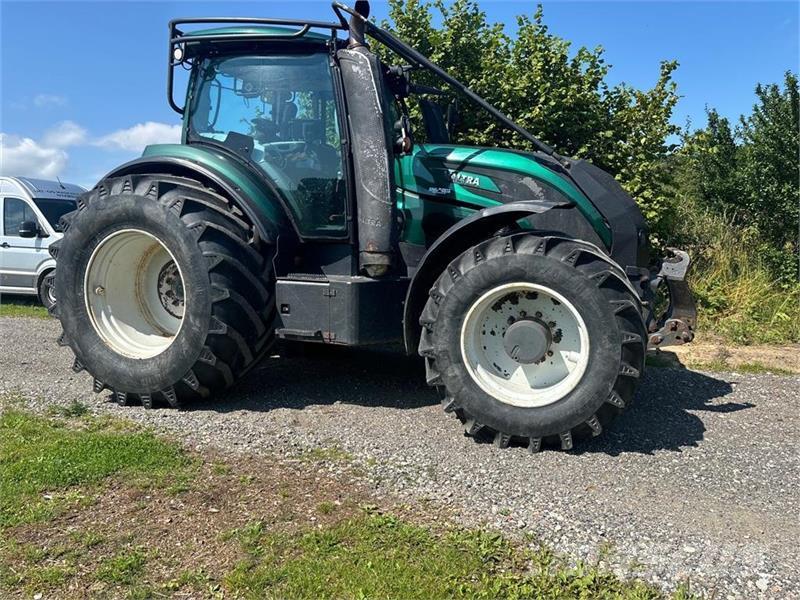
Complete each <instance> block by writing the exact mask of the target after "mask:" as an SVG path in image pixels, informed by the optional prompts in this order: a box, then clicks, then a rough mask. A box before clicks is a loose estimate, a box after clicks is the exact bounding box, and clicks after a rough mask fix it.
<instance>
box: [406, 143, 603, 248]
mask: <svg viewBox="0 0 800 600" xmlns="http://www.w3.org/2000/svg"><path fill="white" fill-rule="evenodd" d="M543 162H544V161H543V160H540V159H539V158H537V156H536V155H535V154H532V153H526V152H520V151H515V150H502V149H497V148H480V147H474V146H456V145H445V144H418V145H416V146H415V147H414V150H413V152H412V153H411V154H408V155H405V156H402V157H399V158H397V160H396V162H395V182H396V184H397V187H398V188H399V189H400V190H401V191H402V192H404V193H411V194H415V195H418V196H421V197H425V198H428V199H431V200H434V201H443V202H452V203H456V204H459V205H462V206H465V207H474V208H476V209H481V208H486V207H489V206H496V205H499V204H505V203H508V202H520V201H552V202H556V203H565V204H567V203H573V204H575V205H576V206H577V208H578V210H579V211H580V212H581V213H582V214H583V215H584V217H585V218H586V219H587V220H588V221H589V222H590V223H591V225H592V227H593V228H594V229H595V230H596V231H597V233H598V235H600V237H601V239H603V240H604V241H605V242H606V243H608V242H609V241H610V239H611V235H610V231H609V229H608V226H607V225H606V224H605V222H604V220H603V217H602V215H601V214H600V213H599V212H598V210H597V209H596V208H595V206H594V205H593V204H592V203H591V202H590V201H589V200H588V199H587V198H586V196H584V195H583V194H582V193H581V192H580V190H578V188H577V187H576V186H575V185H574V184H572V183H571V182H570V181H569V180H568V179H566V178H565V177H562V176H561V175H559V174H558V173H556V172H555V171H554V170H552V169H550V168H549V167H547V166H546V165H545V164H543Z"/></svg>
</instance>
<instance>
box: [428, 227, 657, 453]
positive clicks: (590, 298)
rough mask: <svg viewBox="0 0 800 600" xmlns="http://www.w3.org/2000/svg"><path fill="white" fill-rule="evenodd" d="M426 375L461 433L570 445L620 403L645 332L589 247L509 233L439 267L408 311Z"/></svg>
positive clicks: (608, 264)
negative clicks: (412, 312)
mask: <svg viewBox="0 0 800 600" xmlns="http://www.w3.org/2000/svg"><path fill="white" fill-rule="evenodd" d="M420 324H421V325H422V334H421V338H420V345H419V353H420V354H421V355H422V356H423V357H425V361H426V369H427V378H428V382H429V383H430V384H432V385H436V386H438V387H440V388H441V389H442V391H443V393H444V397H445V399H444V401H443V402H444V408H445V410H446V411H448V412H455V414H456V415H457V416H458V417H459V418H460V419H461V420H462V421H463V422H464V423H465V429H466V432H467V434H468V435H471V436H475V437H483V438H488V439H492V440H493V441H494V442H495V443H496V444H497V445H499V446H503V447H505V446H508V445H509V444H511V443H519V444H524V445H527V446H528V448H529V449H530V450H531V451H538V450H539V449H540V448H541V447H542V445H543V444H557V445H560V446H561V448H563V449H566V450H569V449H572V447H573V443H574V441H575V439H577V438H581V437H589V436H593V435H599V434H600V433H601V431H602V429H603V426H604V425H606V424H607V423H609V422H610V421H611V419H612V418H613V417H614V416H615V415H617V414H618V413H619V412H621V410H622V409H624V408H625V407H626V406H627V405H628V404H629V403H630V402H631V400H632V398H633V393H634V390H635V385H636V381H637V379H638V378H639V376H640V373H641V371H642V369H643V367H644V350H645V339H646V338H645V329H644V324H643V320H642V317H641V310H640V303H639V299H638V297H637V295H636V294H635V292H634V291H633V290H632V289H631V287H630V285H629V284H628V282H627V278H626V277H625V274H624V273H623V272H622V271H621V270H620V269H619V267H617V266H616V265H615V264H614V263H613V262H612V261H610V259H608V258H607V257H606V256H605V255H604V254H602V252H601V251H600V250H598V249H597V248H595V247H593V246H591V245H589V244H586V243H583V242H580V241H575V240H567V239H563V238H555V237H540V236H536V235H532V234H529V233H520V234H514V235H509V236H504V237H497V238H493V239H491V240H488V241H486V242H483V243H481V244H479V245H477V246H474V247H473V248H470V249H469V250H467V251H466V252H464V253H463V254H461V255H460V256H459V257H458V258H456V260H454V261H453V262H452V263H450V265H449V266H448V267H447V269H445V271H444V273H442V275H441V276H440V277H439V279H438V280H437V281H436V283H435V284H434V286H433V287H432V289H431V291H430V298H429V299H428V301H427V304H426V306H425V309H424V310H423V312H422V316H421V317H420Z"/></svg>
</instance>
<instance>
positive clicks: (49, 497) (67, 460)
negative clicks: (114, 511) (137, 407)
mask: <svg viewBox="0 0 800 600" xmlns="http://www.w3.org/2000/svg"><path fill="white" fill-rule="evenodd" d="M87 424H88V425H89V426H87V427H85V428H76V427H72V426H70V425H69V424H68V423H66V422H64V421H60V420H55V419H47V418H44V417H38V416H34V415H32V414H30V413H26V412H23V411H19V410H9V411H6V412H4V413H3V414H1V415H0V530H1V529H3V528H6V527H9V526H12V525H17V524H20V523H27V522H33V521H38V520H42V519H47V518H48V517H50V516H52V515H54V514H56V513H57V512H58V510H59V509H60V508H61V507H63V506H64V505H65V504H74V503H76V502H78V503H80V502H81V501H85V500H86V498H87V490H86V489H85V487H83V488H80V487H78V486H86V485H87V484H95V483H97V482H100V481H101V480H102V479H104V478H106V477H109V476H111V475H125V476H138V477H143V478H144V481H143V483H144V484H147V483H148V482H149V481H153V480H155V479H158V478H164V477H166V476H169V477H170V478H173V477H177V476H179V475H180V474H181V472H182V468H183V467H184V466H186V464H187V462H188V461H187V459H186V457H185V456H184V455H183V452H182V451H181V450H180V449H179V448H178V447H177V446H176V445H174V444H171V443H169V442H166V441H164V440H161V439H159V438H157V437H156V436H154V435H153V434H151V433H143V432H133V433H131V432H124V433H122V432H119V431H115V430H114V429H113V428H108V427H105V426H103V421H93V420H90V421H87Z"/></svg>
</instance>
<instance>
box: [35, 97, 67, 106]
mask: <svg viewBox="0 0 800 600" xmlns="http://www.w3.org/2000/svg"><path fill="white" fill-rule="evenodd" d="M66 103H67V99H66V97H64V96H59V95H57V94H36V96H34V97H33V105H34V106H36V107H37V108H47V107H50V106H64V105H65V104H66Z"/></svg>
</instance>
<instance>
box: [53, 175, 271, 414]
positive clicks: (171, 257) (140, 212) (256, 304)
mask: <svg viewBox="0 0 800 600" xmlns="http://www.w3.org/2000/svg"><path fill="white" fill-rule="evenodd" d="M63 225H64V226H65V227H64V229H65V233H64V237H63V238H62V240H60V241H58V242H56V243H55V244H53V245H52V246H51V253H52V254H53V256H54V257H55V258H56V260H57V263H58V268H57V269H56V278H55V289H56V296H57V297H58V303H57V304H56V305H55V307H54V311H53V312H54V313H55V314H56V316H58V318H59V319H60V321H61V325H62V327H63V329H64V332H63V334H62V336H61V338H60V340H59V341H60V343H61V344H62V345H67V346H69V347H70V348H71V349H72V351H73V352H74V354H75V364H74V367H73V368H74V370H75V371H76V372H77V371H81V370H83V369H85V370H87V371H88V372H89V373H90V374H91V375H92V376H93V377H94V391H95V392H100V391H102V390H104V389H109V390H112V391H113V393H114V398H115V400H116V401H117V402H118V403H120V404H129V403H131V402H133V401H136V400H139V401H140V402H141V403H142V405H144V406H145V407H147V408H149V407H152V406H153V405H154V404H155V403H156V402H157V401H165V402H166V403H167V404H169V405H171V406H177V405H178V404H179V402H180V401H182V400H184V399H193V398H198V397H208V396H210V395H213V394H216V393H218V392H221V391H222V390H224V389H226V388H227V387H229V386H231V385H233V384H234V383H235V382H236V381H237V380H238V379H239V378H240V377H241V376H242V375H243V374H244V373H245V372H246V371H247V370H249V369H250V368H252V367H253V366H254V365H255V364H256V363H257V362H258V361H259V360H260V359H261V358H262V357H263V356H264V354H265V353H266V352H267V351H268V350H269V348H270V347H271V345H272V343H273V341H274V332H273V321H274V316H275V308H274V278H273V274H272V257H273V253H274V248H273V246H272V245H271V244H268V243H266V242H265V241H264V240H260V239H259V238H258V236H257V235H256V234H255V231H254V228H253V227H252V225H251V224H249V223H247V222H246V221H245V220H244V218H243V216H242V214H241V213H240V212H239V211H238V210H237V209H236V208H235V207H234V206H233V205H231V204H230V203H229V202H228V201H227V200H226V199H225V198H224V197H222V196H220V195H219V194H217V193H215V192H214V191H212V190H210V189H208V188H205V187H204V186H202V185H201V184H200V183H198V182H196V181H193V180H191V179H186V178H180V177H172V176H167V175H153V176H150V175H139V176H127V177H120V178H113V179H108V180H105V181H102V182H101V183H99V184H98V185H97V186H96V187H95V188H94V189H93V190H92V191H90V192H87V193H85V194H83V195H81V196H80V197H79V200H78V210H77V211H75V212H73V213H70V214H69V215H67V216H66V217H65V219H64V222H63Z"/></svg>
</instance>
